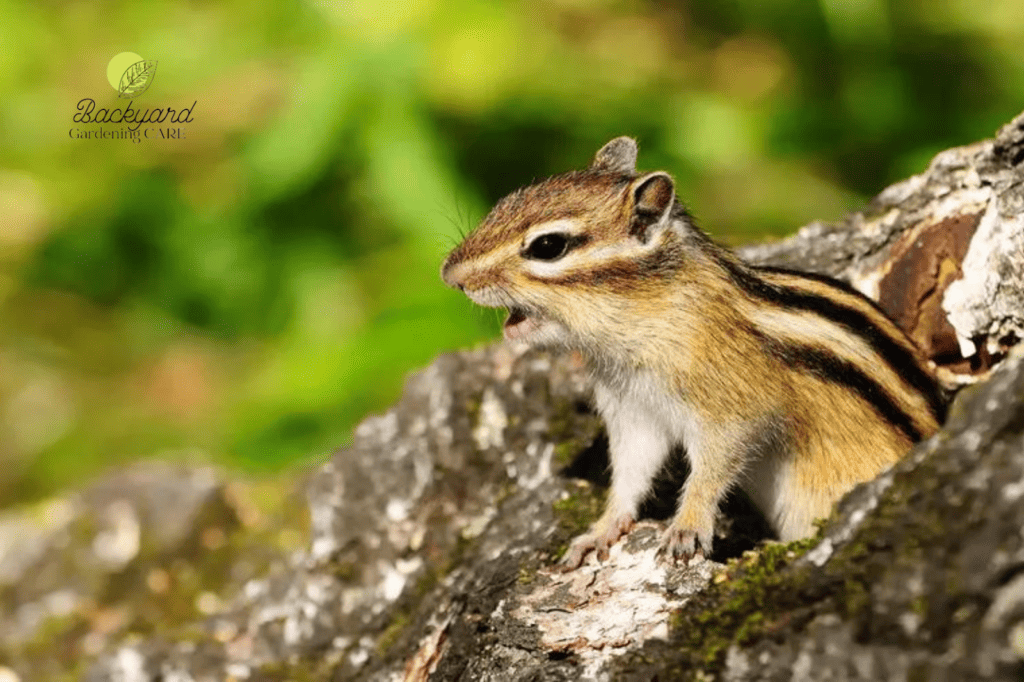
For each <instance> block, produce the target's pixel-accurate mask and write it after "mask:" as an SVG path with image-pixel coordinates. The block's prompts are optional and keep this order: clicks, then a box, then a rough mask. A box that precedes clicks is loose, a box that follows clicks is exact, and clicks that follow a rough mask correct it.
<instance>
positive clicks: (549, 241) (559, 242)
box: [523, 232, 569, 260]
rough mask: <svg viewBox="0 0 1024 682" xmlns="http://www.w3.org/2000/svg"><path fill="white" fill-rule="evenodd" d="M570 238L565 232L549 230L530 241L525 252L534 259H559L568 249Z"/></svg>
mask: <svg viewBox="0 0 1024 682" xmlns="http://www.w3.org/2000/svg"><path fill="white" fill-rule="evenodd" d="M568 247H569V240H568V238H567V237H566V236H565V235H564V234H560V233H558V232H549V233H548V234H542V235H541V236H539V237H537V238H536V239H534V240H533V241H532V242H530V245H529V246H527V247H526V252H525V253H524V254H523V255H525V256H526V257H527V258H533V259H534V260H557V259H559V258H561V257H562V256H564V255H565V252H566V251H567V250H568Z"/></svg>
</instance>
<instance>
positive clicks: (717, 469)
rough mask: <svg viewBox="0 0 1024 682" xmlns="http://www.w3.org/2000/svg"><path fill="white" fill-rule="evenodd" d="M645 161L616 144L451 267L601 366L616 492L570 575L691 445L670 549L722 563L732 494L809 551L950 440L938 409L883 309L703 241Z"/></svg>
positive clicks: (815, 278) (925, 372)
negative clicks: (713, 552) (906, 458)
mask: <svg viewBox="0 0 1024 682" xmlns="http://www.w3.org/2000/svg"><path fill="white" fill-rule="evenodd" d="M635 158H636V146H635V143H633V142H632V141H631V140H629V139H628V138H618V139H616V140H613V141H612V142H611V143H609V144H608V145H606V146H605V148H603V149H602V150H601V151H600V152H598V155H597V157H596V158H595V162H594V164H593V165H592V166H591V167H590V168H588V169H587V170H584V171H574V172H571V173H566V174H563V175H559V176H555V177H554V178H550V179H548V180H545V181H542V182H540V183H537V184H535V185H532V186H530V187H527V188H524V189H521V190H519V191H517V192H515V193H513V194H511V195H510V196H509V197H506V198H505V199H503V200H502V201H501V202H499V203H498V205H497V206H495V208H494V210H493V211H492V212H491V214H490V215H488V217H487V218H486V219H485V220H484V221H483V223H482V224H481V225H480V226H479V227H478V228H477V229H476V230H475V231H474V232H472V233H471V234H470V235H468V236H467V237H466V238H465V240H464V241H463V242H462V244H460V245H459V246H458V247H457V248H456V249H455V250H454V251H453V252H452V253H451V254H450V255H449V256H448V258H447V259H446V261H445V264H444V266H443V268H442V277H443V278H444V279H445V281H446V282H447V283H449V284H450V285H452V286H456V287H459V288H461V289H462V290H463V291H465V292H466V294H467V295H468V296H469V297H470V298H472V299H473V300H474V301H476V302H478V303H480V304H482V305H489V306H503V307H508V308H509V309H510V310H512V311H515V314H513V315H510V319H509V322H508V323H507V324H508V325H509V327H507V328H506V335H507V336H508V337H509V338H510V339H515V340H516V341H517V342H522V343H530V344H534V345H547V346H559V347H567V348H575V349H579V350H582V351H583V352H584V354H585V355H586V356H587V357H588V359H589V361H590V365H591V368H592V371H593V374H594V379H595V383H596V386H597V389H596V397H597V405H598V409H599V411H600V412H601V414H602V416H603V417H604V419H605V422H606V425H607V427H608V431H609V439H610V444H611V453H610V454H611V461H612V490H611V494H610V495H609V504H608V508H607V510H606V512H605V514H604V515H603V516H602V518H601V519H600V520H599V521H598V522H597V523H596V524H595V525H594V527H593V528H592V529H591V531H590V532H588V533H587V534H585V535H584V536H581V538H579V539H578V540H577V541H576V542H575V543H574V545H573V547H572V549H571V551H570V552H569V554H568V555H567V558H566V562H567V564H568V565H570V566H572V565H577V564H578V563H579V562H581V561H582V560H583V558H584V557H585V556H586V554H587V553H588V552H590V551H592V550H596V551H597V553H598V554H599V555H600V554H602V553H603V552H604V551H606V550H607V548H608V546H609V545H610V544H611V543H613V542H614V541H615V540H616V539H617V538H618V537H620V536H621V535H622V534H623V533H625V532H627V531H628V529H629V528H630V526H631V525H632V522H633V520H634V519H635V516H636V513H637V509H638V507H639V505H640V503H641V502H642V501H643V498H644V496H645V495H646V494H647V493H648V492H649V491H650V489H651V479H652V478H653V476H654V472H656V471H657V470H658V468H659V467H660V465H661V464H663V463H664V461H665V459H666V458H667V457H668V455H669V452H670V451H671V449H672V448H673V447H675V446H677V445H683V446H684V447H685V449H686V453H687V457H688V459H689V460H690V464H691V474H690V478H689V479H688V481H687V483H686V485H685V486H684V489H683V491H682V494H681V496H680V502H679V508H678V512H677V514H676V517H675V519H674V520H673V522H672V524H671V526H670V527H669V529H668V531H667V533H666V535H665V540H664V548H665V550H666V551H667V552H668V553H669V554H670V555H671V556H673V557H676V558H679V557H687V556H690V555H692V554H693V553H694V552H695V551H697V550H698V549H703V550H708V549H710V547H711V542H712V531H713V526H714V517H715V512H716V510H717V506H718V503H719V501H720V500H721V498H722V496H723V495H724V494H725V492H726V491H727V490H728V489H729V488H731V487H733V486H737V485H738V486H740V487H742V488H743V489H744V490H746V491H747V492H748V494H749V495H750V496H751V498H752V499H753V500H754V502H755V503H756V504H758V506H759V507H760V508H761V509H762V511H764V513H765V515H766V517H767V518H768V520H769V522H770V523H772V524H773V526H774V527H775V529H776V530H777V532H778V533H779V535H780V537H782V538H783V539H784V540H790V539H795V538H798V537H803V536H805V535H807V534H809V533H810V532H812V529H813V525H812V523H813V521H814V519H815V518H817V517H821V516H825V515H827V514H828V512H829V510H830V508H831V505H832V504H833V503H834V502H835V501H836V499H838V498H839V496H841V495H842V494H843V493H845V492H846V491H847V490H849V489H850V488H851V487H853V486H854V485H855V484H856V483H858V482H860V481H864V480H867V479H869V478H872V477H874V476H875V475H877V474H878V472H879V471H881V470H882V469H884V468H885V467H886V466H888V465H890V464H892V463H893V462H894V461H895V460H896V459H898V458H899V457H900V456H901V455H902V454H903V453H904V452H905V451H906V450H907V449H908V448H909V447H910V446H911V444H912V443H914V442H915V441H917V440H920V439H921V438H924V437H927V436H929V435H931V434H932V433H934V432H935V430H936V429H937V428H938V424H939V423H940V422H941V421H942V419H943V418H944V416H945V403H944V401H943V396H942V394H941V393H940V391H939V389H938V388H937V386H936V383H935V381H934V379H933V377H932V375H931V373H930V371H929V369H928V365H927V362H926V361H925V360H924V358H923V357H922V356H921V354H920V352H919V351H918V349H917V348H916V347H915V346H914V344H913V342H912V341H911V340H910V339H909V338H908V337H907V336H906V335H905V334H904V333H903V332H902V331H901V330H900V329H899V328H898V327H897V326H896V325H895V324H894V323H893V322H892V321H891V320H889V319H888V318H887V317H886V316H885V315H884V313H882V311H881V310H880V309H879V308H878V307H877V306H876V305H875V304H874V303H872V302H871V301H870V300H869V299H867V298H865V297H864V296H862V295H861V294H860V293H858V292H856V291H855V290H854V289H852V288H851V287H849V286H847V285H845V284H843V283H840V282H837V281H835V280H832V279H830V278H827V277H823V276H820V275H814V274H808V273H799V272H793V271H789V270H783V269H778V268H763V267H762V268H759V267H753V266H750V265H747V264H745V263H743V262H742V261H740V260H739V259H738V258H737V257H736V256H735V255H733V254H732V253H731V252H729V251H727V250H725V249H723V248H722V247H720V246H718V245H716V244H715V243H714V242H712V241H711V240H710V239H709V238H708V237H707V236H706V235H705V234H704V233H703V232H701V231H700V230H699V229H697V228H696V227H695V226H694V224H693V222H692V219H691V218H690V216H689V214H688V213H687V212H686V210H685V208H683V207H682V205H681V204H679V202H678V201H676V199H675V196H674V191H673V188H672V184H671V178H669V177H668V176H667V175H666V174H664V173H651V174H647V175H641V174H639V173H637V172H636V171H635V169H634V168H633V164H634V163H635ZM539 235H545V239H548V240H550V239H551V238H552V237H551V235H554V238H557V239H563V240H564V243H565V244H566V248H565V251H564V253H563V254H562V255H560V256H558V257H555V258H548V259H547V260H545V259H543V258H539V257H536V256H535V255H533V254H535V253H536V252H531V251H530V249H529V248H528V247H529V245H530V243H531V240H533V239H536V238H537V237H538V236H539ZM548 243H550V241H549V242H548ZM545 258H546V256H545Z"/></svg>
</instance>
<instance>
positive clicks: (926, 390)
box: [718, 258, 946, 424]
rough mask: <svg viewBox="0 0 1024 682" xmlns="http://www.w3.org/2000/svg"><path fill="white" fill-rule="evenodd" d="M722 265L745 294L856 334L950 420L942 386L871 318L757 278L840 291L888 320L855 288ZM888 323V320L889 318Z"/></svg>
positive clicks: (803, 274) (813, 277)
mask: <svg viewBox="0 0 1024 682" xmlns="http://www.w3.org/2000/svg"><path fill="white" fill-rule="evenodd" d="M718 262H719V263H720V264H721V265H722V266H723V267H724V268H725V270H726V271H727V272H728V273H729V276H730V277H731V278H732V280H733V282H735V283H736V285H737V286H739V287H740V288H741V289H742V290H743V291H745V292H746V293H747V294H749V295H750V296H753V297H755V298H759V299H761V300H763V301H768V302H770V303H774V304H777V305H779V306H780V307H783V308H793V309H796V310H804V311H807V312H810V313H814V314H816V315H820V316H821V317H824V318H825V319H827V320H831V321H832V322H835V323H836V324H838V325H840V326H841V327H843V328H844V329H846V330H847V331H849V332H851V333H852V334H856V335H857V336H859V337H860V338H862V339H863V340H864V341H866V342H867V343H868V345H869V346H871V348H872V349H873V350H874V351H875V353H877V354H878V355H879V356H880V357H881V358H882V359H883V360H884V361H885V362H886V363H888V365H889V366H890V367H891V368H892V369H893V371H895V372H896V373H897V374H899V375H900V376H902V377H904V378H905V379H906V380H907V381H908V382H910V385H911V386H913V387H914V388H915V389H916V390H917V391H918V392H919V393H921V395H923V396H924V398H925V400H926V401H927V402H928V408H929V410H930V411H931V413H932V416H934V417H935V419H936V421H938V422H939V423H940V424H941V423H942V422H943V421H945V418H946V402H945V400H944V398H943V397H942V394H941V393H940V392H939V388H938V385H937V384H936V383H935V381H934V380H933V379H932V377H931V376H930V375H929V374H928V372H926V371H925V370H924V368H922V367H921V365H920V364H918V362H917V359H916V358H915V357H914V355H913V353H911V352H910V351H908V350H907V349H906V348H904V347H903V346H901V345H900V344H899V343H897V342H896V341H894V340H893V339H892V338H890V336H889V335H888V334H886V333H885V331H883V330H882V329H879V328H878V326H876V325H875V323H874V322H872V321H871V318H869V317H868V316H867V315H865V314H864V313H862V312H861V311H859V310H857V309H855V308H851V307H849V306H845V305H843V304H842V303H839V302H837V301H834V300H832V299H830V298H828V297H826V296H821V295H819V294H812V293H808V292H804V291H798V290H796V289H793V288H792V287H787V286H783V285H779V284H772V283H769V282H766V281H765V280H763V279H761V278H760V277H758V276H757V275H756V272H757V271H758V270H760V271H763V272H772V273H778V274H785V275H791V276H794V277H801V278H804V279H809V280H813V281H816V282H821V283H823V284H826V285H828V286H831V287H834V288H836V289H839V290H840V291H843V292H846V293H848V294H851V295H854V296H856V297H857V298H858V299H859V300H862V301H865V302H866V303H868V304H869V305H870V306H872V307H873V308H875V309H876V310H878V312H879V313H880V314H882V315H883V316H885V312H884V311H882V309H881V308H879V307H878V306H877V305H875V303H874V301H872V300H871V299H869V298H868V297H866V296H864V294H862V293H860V292H859V291H857V290H856V289H854V288H853V287H851V286H849V285H848V284H846V283H844V282H840V281H839V280H835V279H832V278H831V277H826V276H824V275H817V274H813V273H806V272H797V271H793V270H786V269H783V268H769V267H765V268H753V269H749V268H747V267H746V266H744V265H743V264H740V263H736V262H734V261H731V260H729V259H725V258H722V259H719V260H718ZM886 318H887V319H888V316H886Z"/></svg>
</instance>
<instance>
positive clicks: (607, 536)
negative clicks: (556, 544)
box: [561, 514, 635, 571]
mask: <svg viewBox="0 0 1024 682" xmlns="http://www.w3.org/2000/svg"><path fill="white" fill-rule="evenodd" d="M634 523H635V521H634V519H633V516H632V515H630V514H623V515H621V516H618V517H615V518H614V519H612V520H611V521H604V520H603V519H601V520H599V521H598V522H597V523H595V524H594V526H593V527H592V528H591V529H590V530H589V531H587V532H586V533H584V534H583V535H580V536H579V537H577V538H576V539H575V540H573V541H572V543H571V544H570V545H569V551H567V552H566V553H565V556H564V557H562V562H561V567H562V570H563V571H571V570H573V569H576V568H579V567H580V566H581V565H582V564H583V560H584V559H585V558H586V557H587V555H588V554H590V553H591V552H594V553H596V555H597V560H598V561H605V560H607V559H608V550H609V548H610V547H611V546H612V545H614V544H615V543H616V542H617V541H618V540H619V538H621V537H622V536H623V535H625V534H626V533H628V532H629V531H630V530H631V529H632V528H633V525H634Z"/></svg>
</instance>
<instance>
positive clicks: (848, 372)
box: [755, 332, 921, 443]
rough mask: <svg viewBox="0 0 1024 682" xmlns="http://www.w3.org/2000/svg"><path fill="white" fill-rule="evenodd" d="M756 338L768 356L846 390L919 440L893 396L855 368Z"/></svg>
mask: <svg viewBox="0 0 1024 682" xmlns="http://www.w3.org/2000/svg"><path fill="white" fill-rule="evenodd" d="M755 336H757V337H758V339H759V340H760V341H761V345H762V346H763V347H764V349H765V351H766V352H767V353H769V354H770V355H772V356H774V357H776V358H778V359H779V360H781V361H782V362H784V363H785V364H787V365H788V366H790V367H796V368H798V369H801V370H803V371H805V372H807V373H809V374H811V375H813V376H815V377H817V378H819V379H821V380H822V381H827V382H829V383H831V384H837V385H840V386H845V387H846V388H849V389H850V390H852V391H853V392H854V393H856V394H857V395H859V396H860V397H861V398H862V399H863V400H864V401H865V402H867V403H868V404H869V405H871V407H872V408H874V410H875V411H876V412H877V413H878V415H879V416H880V417H882V419H884V420H886V421H887V422H889V423H890V424H892V425H893V426H895V427H896V428H898V429H899V430H900V431H902V432H903V433H905V434H906V435H907V437H908V438H910V440H911V441H913V442H915V443H916V442H917V441H919V440H921V432H920V431H919V430H918V428H917V426H915V425H914V420H913V419H912V418H911V417H910V415H908V414H907V413H906V412H904V411H903V410H902V409H900V407H899V405H897V404H896V401H894V400H893V399H892V396H890V395H889V394H888V392H886V390H885V389H884V388H883V387H882V386H881V385H880V384H879V383H878V382H876V381H875V380H874V379H872V378H871V377H869V376H868V375H867V374H865V373H864V372H862V371H860V370H859V369H857V367H856V365H854V364H853V363H851V362H847V361H846V360H843V359H842V358H840V357H839V356H838V355H835V354H834V353H830V352H828V351H826V350H822V349H821V348H815V347H813V346H807V345H803V344H796V343H786V342H783V341H779V340H778V339H773V338H771V337H769V336H766V335H765V334H762V333H760V332H755Z"/></svg>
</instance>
